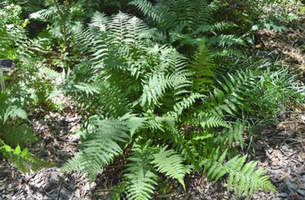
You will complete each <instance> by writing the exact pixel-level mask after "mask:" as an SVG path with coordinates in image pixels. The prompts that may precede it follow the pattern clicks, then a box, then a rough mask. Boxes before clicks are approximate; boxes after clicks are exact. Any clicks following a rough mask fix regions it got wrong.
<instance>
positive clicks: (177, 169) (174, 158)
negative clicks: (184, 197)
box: [151, 147, 190, 189]
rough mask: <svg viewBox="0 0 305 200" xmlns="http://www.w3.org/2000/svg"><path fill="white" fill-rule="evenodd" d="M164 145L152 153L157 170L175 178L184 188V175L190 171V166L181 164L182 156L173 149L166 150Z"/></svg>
mask: <svg viewBox="0 0 305 200" xmlns="http://www.w3.org/2000/svg"><path fill="white" fill-rule="evenodd" d="M166 148H167V147H164V148H163V149H161V150H160V152H158V153H156V154H154V160H153V161H152V162H151V163H152V164H155V165H156V167H157V170H158V171H159V172H161V173H165V174H166V175H168V176H170V177H172V178H175V179H177V180H178V181H179V182H180V183H181V184H182V185H183V188H184V189H185V184H184V180H183V178H184V176H185V174H188V173H189V172H190V166H187V165H184V164H183V158H182V157H181V156H180V155H179V154H178V153H177V152H175V151H174V150H173V149H170V150H166Z"/></svg>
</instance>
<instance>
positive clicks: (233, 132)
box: [215, 120, 245, 149]
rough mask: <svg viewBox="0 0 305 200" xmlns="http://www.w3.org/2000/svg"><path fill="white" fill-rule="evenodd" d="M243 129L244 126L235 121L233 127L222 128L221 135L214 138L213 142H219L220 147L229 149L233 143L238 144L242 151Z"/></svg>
mask: <svg viewBox="0 0 305 200" xmlns="http://www.w3.org/2000/svg"><path fill="white" fill-rule="evenodd" d="M244 129H245V124H244V123H243V122H241V121H240V120H237V121H236V122H235V123H234V124H233V125H232V124H230V126H229V128H224V129H223V130H222V131H221V133H220V134H219V135H218V136H217V137H216V138H215V141H217V142H219V143H220V144H221V145H223V144H224V143H226V144H225V145H226V146H228V147H231V146H232V144H233V142H235V143H236V144H239V145H240V147H241V148H242V149H243V144H244V138H243V133H244Z"/></svg>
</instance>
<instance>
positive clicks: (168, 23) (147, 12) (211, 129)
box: [0, 0, 304, 199]
mask: <svg viewBox="0 0 305 200" xmlns="http://www.w3.org/2000/svg"><path fill="white" fill-rule="evenodd" d="M229 3H232V2H231V1H190V0H179V1H162V0H159V1H155V2H152V1H146V0H134V1H130V2H129V3H128V2H126V1H114V2H111V1H103V8H104V7H108V8H111V9H113V10H114V11H113V12H112V13H107V14H105V12H104V10H103V9H101V7H100V6H99V5H98V4H96V3H94V2H92V1H75V2H74V1H65V2H60V1H29V4H27V5H26V7H27V8H32V10H33V13H30V15H29V17H30V19H27V18H26V19H23V18H22V17H21V16H22V13H21V10H22V7H21V6H18V5H15V4H13V2H10V3H9V2H7V1H5V2H2V4H1V6H2V7H1V15H3V17H4V19H6V20H4V21H3V22H1V23H2V25H3V26H1V27H3V28H1V29H0V32H1V33H3V34H1V36H0V37H1V43H0V44H1V45H2V47H1V49H0V56H2V57H5V58H9V59H15V61H16V65H17V67H18V70H16V72H15V73H12V74H10V75H6V76H7V77H8V78H7V80H6V81H5V84H6V85H7V87H6V88H3V89H2V90H1V95H2V96H1V97H3V98H2V99H3V103H1V108H2V109H1V110H0V120H1V122H3V124H5V123H6V122H7V119H8V116H9V117H10V122H11V123H10V124H8V125H7V126H3V127H9V128H11V127H13V128H16V127H19V125H21V126H22V127H23V130H25V129H26V130H27V129H28V128H24V127H26V125H25V124H26V123H25V121H26V119H27V117H26V107H27V106H33V107H35V106H39V105H41V104H45V106H49V107H51V106H52V101H51V100H50V99H51V97H54V96H56V95H59V94H64V95H66V96H68V97H69V98H71V99H72V100H73V102H74V103H75V104H76V105H77V106H78V112H79V113H80V114H81V115H82V127H81V128H80V129H79V130H78V131H77V134H79V135H80V137H81V140H80V142H79V146H78V151H77V152H76V153H75V157H73V158H71V159H69V160H68V161H67V162H66V164H64V165H63V166H62V169H61V171H62V172H63V171H83V172H85V173H86V174H87V175H88V177H89V179H90V181H93V180H94V178H95V177H96V176H97V175H98V174H99V173H100V172H101V169H102V168H104V167H106V166H107V165H110V164H111V163H112V162H114V160H115V159H116V158H118V157H123V160H124V163H123V164H124V165H125V170H124V176H123V177H124V178H123V180H122V182H121V183H120V185H119V186H118V189H117V190H116V191H115V192H113V193H112V198H113V199H119V198H120V195H121V193H124V194H125V195H126V196H127V197H128V198H129V199H150V198H151V196H152V195H153V193H154V191H155V189H156V187H157V185H158V183H160V182H161V181H162V180H161V176H160V174H164V175H166V176H168V177H170V178H173V179H176V180H178V182H179V183H180V184H182V185H183V187H184V189H185V183H184V176H185V175H187V174H189V173H190V172H192V171H193V172H194V171H195V172H199V173H204V174H206V175H207V177H208V178H209V180H210V181H213V180H215V181H217V180H219V179H220V178H225V179H226V180H227V183H228V184H227V187H228V190H230V188H231V187H233V188H234V191H235V193H236V194H238V195H239V196H241V195H242V193H244V194H245V195H246V196H248V195H253V193H255V192H256V191H257V190H258V188H261V189H263V190H267V191H273V192H276V189H275V188H274V186H273V185H272V183H271V182H270V180H269V179H268V176H267V175H265V174H264V172H265V169H264V168H256V166H257V162H256V161H249V160H247V155H246V154H244V152H247V150H246V149H244V140H245V138H249V137H250V138H251V137H253V131H254V130H255V129H256V128H257V127H259V126H261V125H264V124H267V123H270V122H274V121H275V120H276V118H275V117H276V115H277V114H278V113H280V112H283V111H284V110H285V109H290V108H291V105H292V104H293V106H298V105H299V104H302V103H304V102H303V99H304V93H302V91H303V90H302V89H300V88H302V85H301V84H299V83H298V82H297V80H296V77H294V76H292V75H291V74H290V73H289V70H288V69H286V68H283V67H282V66H279V65H276V64H275V63H276V62H275V61H276V60H272V59H271V60H259V59H257V57H254V56H253V57H251V56H249V55H251V53H253V52H251V51H246V49H247V48H249V49H251V45H253V44H254V43H255V38H254V31H255V30H256V29H257V28H262V27H263V26H261V27H259V26H256V25H257V24H255V23H256V20H257V17H259V16H263V15H264V14H265V13H264V9H263V8H262V9H258V10H254V11H250V10H251V8H252V7H253V6H254V5H261V6H269V5H274V4H275V3H276V2H275V1H258V0H257V1H249V2H248V1H247V2H243V3H242V2H240V1H234V3H235V4H230V5H234V6H237V7H238V9H240V11H241V12H237V13H235V12H233V13H232V15H230V16H234V17H232V18H227V16H226V15H218V14H219V13H222V14H223V13H225V12H231V10H230V8H232V7H230V6H229V7H226V5H228V4H229ZM34 6H36V7H34ZM118 7H120V8H124V10H125V11H126V12H121V11H118V9H117V8H118ZM12 10H13V11H14V12H11V11H12ZM28 10H29V9H28ZM28 10H24V12H28ZM186 11H187V12H186ZM12 13H13V14H12ZM85 13H90V14H89V15H86V14H85ZM240 13H246V14H248V15H249V18H247V20H248V21H246V20H245V19H244V17H242V16H244V15H242V16H241V15H240ZM246 14H245V15H246ZM140 17H141V18H140ZM280 22H281V21H280V20H279V21H278V22H277V23H280ZM31 23H32V25H31ZM35 23H36V25H37V24H40V23H42V25H41V24H40V25H41V27H39V28H40V30H39V32H38V33H36V35H35V36H32V37H31V38H30V37H29V36H28V35H27V33H28V32H30V31H31V29H30V28H29V30H26V28H27V27H31V26H35ZM264 26H268V25H266V23H265V24H264ZM282 26H283V27H284V26H285V24H283V25H281V24H279V25H278V24H277V25H275V23H274V25H273V27H272V28H273V29H275V28H277V30H278V31H280V29H279V28H278V27H282ZM27 31H28V32H27ZM32 33H33V32H32ZM10 35H12V36H13V37H9V36H10ZM255 53H256V52H255ZM254 55H255V54H254ZM249 57H250V58H249ZM22 78H23V79H22ZM41 80H43V82H41ZM16 82H17V83H18V86H19V87H16ZM300 91H301V92H300ZM15 99H16V100H15ZM0 100H1V99H0ZM16 102H18V105H19V106H20V108H23V110H22V109H20V108H18V107H17V108H16V107H14V109H15V110H13V111H11V110H9V109H8V110H5V109H7V108H10V106H15V104H16ZM6 104H8V105H6ZM287 105H290V108H288V106H287ZM16 117H19V118H21V119H19V120H18V119H16ZM17 121H18V123H17ZM21 126H20V127H21ZM9 128H4V129H3V128H2V129H3V130H0V131H1V135H0V136H1V137H0V139H1V142H2V144H1V145H2V146H0V148H1V150H2V151H1V152H2V153H3V155H4V156H6V157H7V158H8V159H9V160H10V161H11V160H13V159H12V158H10V156H8V153H7V152H10V153H11V154H12V155H14V156H15V157H14V159H19V160H20V159H21V158H28V157H26V156H25V154H26V155H28V152H27V150H26V145H29V144H30V143H32V142H34V141H35V137H34V135H33V140H31V141H25V140H24V139H23V138H21V140H17V139H16V138H15V139H14V138H13V139H11V138H8V137H5V136H6V135H10V136H16V137H18V136H17V135H14V134H15V132H17V131H14V132H12V131H11V132H9V131H8V129H9ZM27 133H28V132H27ZM24 134H25V133H24ZM30 136H31V137H32V135H31V134H29V136H28V137H26V138H31V137H30ZM18 138H19V139H20V137H18ZM10 140H12V141H10ZM8 142H11V143H8ZM7 143H8V144H7ZM8 145H9V146H8ZM12 147H13V148H14V150H13V149H11V148H12ZM20 147H22V148H24V149H25V150H23V151H21V149H20ZM248 152H249V151H248ZM16 157H17V158H16ZM33 159H34V158H33ZM33 159H32V157H31V158H28V160H30V161H33ZM21 161H22V162H21V163H22V164H19V163H17V164H16V163H15V164H16V165H17V166H18V167H19V168H20V169H21V170H23V169H24V166H25V167H26V168H27V169H30V167H31V166H32V165H30V164H28V163H27V162H25V161H24V162H23V160H22V159H21ZM11 162H12V161H11ZM35 162H39V163H40V162H41V163H44V164H43V165H41V164H40V166H49V165H52V164H53V163H48V162H44V161H40V160H39V159H38V158H36V157H35ZM13 163H14V162H13ZM32 169H33V170H35V169H36V168H35V167H32ZM23 171H24V172H27V171H28V170H23Z"/></svg>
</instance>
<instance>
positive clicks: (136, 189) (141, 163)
mask: <svg viewBox="0 0 305 200" xmlns="http://www.w3.org/2000/svg"><path fill="white" fill-rule="evenodd" d="M153 152H154V151H153V150H152V149H150V148H145V149H139V148H134V149H133V151H132V153H131V156H130V157H129V158H128V160H129V161H130V162H129V163H128V164H127V165H126V166H127V169H126V170H125V173H126V174H124V178H125V179H126V181H127V183H128V186H127V188H126V189H127V197H128V198H129V199H132V200H146V199H150V198H151V195H152V194H153V192H154V189H155V187H154V185H157V182H156V180H157V179H158V176H157V175H156V172H155V170H154V169H153V167H152V164H151V161H152V153H153Z"/></svg>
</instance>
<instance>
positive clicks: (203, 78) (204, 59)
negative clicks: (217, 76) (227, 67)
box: [189, 40, 215, 92]
mask: <svg viewBox="0 0 305 200" xmlns="http://www.w3.org/2000/svg"><path fill="white" fill-rule="evenodd" d="M189 66H190V67H191V69H192V71H193V73H194V74H193V81H194V84H193V87H194V89H193V91H194V92H205V91H206V90H207V87H206V84H209V83H211V82H212V80H211V77H213V76H214V73H213V71H212V70H213V68H214V67H215V66H214V62H213V60H212V59H211V57H210V55H209V52H208V49H207V48H206V46H205V43H204V40H202V43H201V45H200V47H199V48H198V51H197V52H195V53H194V55H193V61H191V62H190V64H189Z"/></svg>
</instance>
